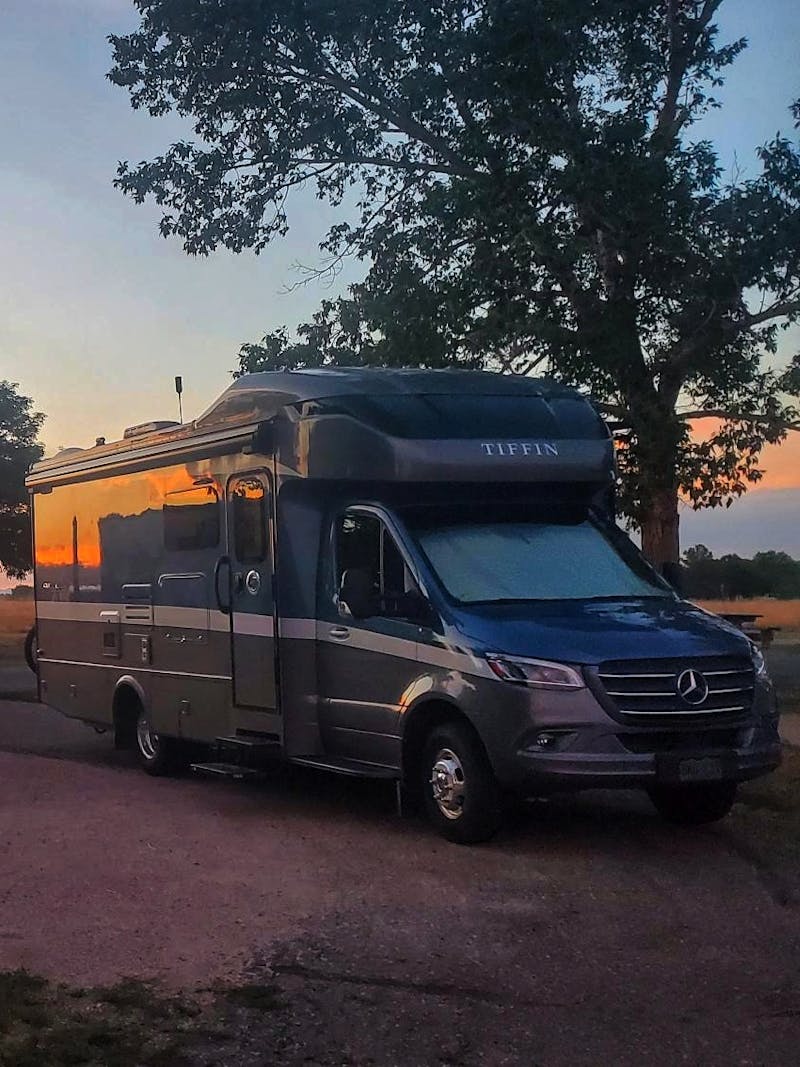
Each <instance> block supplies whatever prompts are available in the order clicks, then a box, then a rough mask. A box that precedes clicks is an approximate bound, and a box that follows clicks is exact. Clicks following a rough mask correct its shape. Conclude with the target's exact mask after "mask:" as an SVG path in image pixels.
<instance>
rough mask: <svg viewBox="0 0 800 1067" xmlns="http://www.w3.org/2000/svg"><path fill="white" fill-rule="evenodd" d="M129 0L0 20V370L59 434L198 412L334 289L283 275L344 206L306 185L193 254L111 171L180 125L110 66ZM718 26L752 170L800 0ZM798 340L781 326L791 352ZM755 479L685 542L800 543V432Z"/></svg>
mask: <svg viewBox="0 0 800 1067" xmlns="http://www.w3.org/2000/svg"><path fill="white" fill-rule="evenodd" d="M136 21H137V19H136V13H135V10H134V7H133V4H132V3H131V2H130V0H4V3H3V19H2V33H1V34H0V94H1V95H0V98H1V99H2V101H3V106H2V109H0V141H1V142H2V144H3V149H4V150H3V153H2V157H0V198H2V205H3V211H2V213H0V242H1V247H2V252H3V254H2V257H0V378H8V379H10V380H11V381H15V382H19V384H20V387H21V389H22V391H23V392H24V393H26V394H27V395H30V396H32V397H33V398H34V401H35V403H36V406H37V408H39V409H40V410H42V411H44V412H46V413H47V416H48V418H47V423H46V425H45V429H44V435H43V436H44V441H45V444H46V446H47V448H48V450H49V451H52V450H54V449H56V448H58V447H61V446H67V445H76V444H77V445H86V444H90V443H92V442H93V441H94V438H95V437H96V436H98V435H100V434H103V435H105V436H106V437H108V438H109V439H110V438H112V437H114V436H118V435H119V434H120V432H121V430H122V429H123V427H124V426H126V425H129V424H132V423H136V422H144V421H147V420H149V419H152V418H175V417H177V405H176V401H175V397H174V393H173V376H174V375H175V374H182V375H183V378H184V383H185V392H184V397H183V399H184V414H185V417H187V418H191V417H193V416H195V415H197V414H199V413H200V412H201V411H202V410H203V409H204V408H206V407H207V406H208V404H209V403H210V402H211V401H212V400H213V399H214V398H215V396H216V395H217V394H218V393H219V392H221V391H222V389H223V388H225V386H226V385H227V383H228V381H229V380H230V378H229V371H230V370H231V368H233V367H234V366H235V364H236V356H237V351H238V348H239V346H240V344H241V343H242V342H245V341H252V340H256V339H258V338H259V337H260V336H261V335H262V334H263V333H264V332H265V331H266V330H269V329H272V328H274V327H276V326H279V325H282V324H287V325H289V326H290V327H292V326H294V325H295V324H296V323H297V322H299V321H301V320H304V319H306V318H307V317H308V316H310V315H311V314H312V313H313V311H314V310H315V308H316V307H317V305H318V303H319V301H320V299H321V298H322V297H323V296H328V297H329V296H331V295H332V292H333V293H335V292H336V291H337V290H339V289H343V288H344V287H345V285H346V284H347V282H348V281H350V280H353V279H354V278H356V277H358V275H359V268H358V265H357V264H353V265H352V266H351V267H350V268H349V273H348V272H347V271H346V272H345V273H344V274H343V275H342V276H341V277H340V278H339V279H338V280H337V289H335V290H333V291H332V290H330V289H327V290H326V289H323V288H321V287H320V286H319V285H312V286H308V287H305V288H300V289H298V290H295V291H293V292H287V291H286V287H287V285H289V284H291V283H292V282H293V281H296V280H297V278H298V274H297V272H296V270H295V265H296V264H297V263H298V262H299V263H316V262H318V258H319V257H318V251H317V245H318V242H319V240H320V239H321V238H322V236H323V235H324V232H325V230H326V229H327V227H328V225H329V224H330V223H331V222H332V221H333V220H334V218H335V217H336V216H335V215H334V214H333V212H331V211H330V210H328V209H326V208H325V207H324V206H321V205H320V204H319V203H318V202H317V201H316V200H315V199H314V198H313V195H311V194H310V193H303V192H302V191H301V192H298V194H297V195H296V196H295V197H294V200H293V202H290V205H289V218H290V223H291V227H292V228H291V232H290V235H289V237H288V238H287V239H286V240H284V241H282V242H278V243H276V244H274V245H273V246H272V247H271V248H270V249H268V250H267V252H265V253H263V254H262V255H261V256H260V257H255V256H253V255H251V254H249V253H245V254H242V255H240V256H234V255H232V254H229V253H227V252H218V253H216V254H215V255H213V256H212V257H210V258H208V259H191V258H189V257H187V256H186V255H185V253H184V252H183V250H182V248H181V246H180V244H179V243H178V242H177V241H165V240H164V239H162V238H161V237H160V236H159V234H158V232H157V220H158V217H159V211H158V209H157V208H156V207H154V206H153V205H146V206H144V207H137V206H136V205H135V204H134V203H133V202H132V201H130V200H128V199H126V198H124V197H123V196H122V195H121V194H120V193H118V192H116V191H115V190H114V189H113V188H112V185H111V182H112V178H113V176H114V172H115V169H116V163H117V161H118V160H120V159H129V160H132V161H138V160H140V159H145V158H148V157H150V156H152V155H154V154H156V153H157V152H159V151H160V150H162V149H163V148H165V147H166V146H167V144H168V143H169V142H170V140H172V139H175V138H176V137H177V136H182V135H184V133H185V128H184V127H182V126H181V125H179V124H178V123H177V121H176V120H174V119H170V118H167V119H163V120H155V119H151V118H150V117H149V116H148V115H146V114H141V113H135V112H133V111H132V110H131V108H130V106H129V103H128V96H127V94H126V93H125V92H124V91H123V90H121V89H117V88H115V87H114V86H112V85H110V84H109V83H108V82H107V81H106V80H105V77H104V75H105V72H106V71H107V70H108V68H109V66H110V47H109V45H108V43H107V41H106V35H107V34H108V33H112V32H125V31H127V30H129V29H132V28H133V27H134V26H135V25H136ZM719 21H720V24H721V28H722V32H723V35H724V36H725V37H726V38H729V39H730V38H734V37H738V36H740V35H746V36H748V37H749V38H750V42H751V47H750V48H749V49H748V51H747V52H746V53H745V54H744V56H742V57H741V58H740V60H739V61H738V62H737V63H736V64H735V65H734V67H733V68H732V70H731V71H730V73H729V75H728V80H727V84H726V86H725V88H724V89H722V90H721V91H720V93H719V96H720V98H721V99H722V101H723V104H724V105H725V106H724V107H723V109H722V110H721V111H718V112H714V113H713V114H712V115H711V116H710V117H709V118H708V119H707V120H706V122H705V123H704V126H703V129H702V134H703V135H704V136H707V137H710V138H711V139H712V140H714V141H715V143H716V144H717V146H718V148H719V150H720V154H721V160H722V163H723V165H724V166H725V167H726V168H731V167H732V166H733V165H734V162H736V163H738V166H739V168H740V170H742V171H744V173H745V174H747V173H748V172H749V173H755V171H756V168H757V164H756V160H755V157H754V153H753V149H754V147H755V146H756V145H758V144H759V143H761V142H763V141H764V140H766V139H768V138H769V137H770V136H772V135H773V134H774V133H775V132H776V131H777V130H778V129H781V130H783V131H784V132H786V133H789V132H790V130H791V123H790V118H789V114H788V110H787V106H788V104H789V102H790V100H791V99H792V98H793V97H795V98H796V97H798V96H800V3H798V2H797V0H762V2H761V3H759V4H757V5H756V4H754V3H753V2H752V0H725V3H724V4H723V7H722V11H721V13H720V18H719ZM798 345H800V332H798V331H794V333H793V335H786V336H785V337H784V339H783V341H782V350H783V353H784V355H786V354H787V353H791V352H793V351H795V350H796V348H797V347H798ZM764 459H765V466H766V468H767V476H766V478H765V480H764V482H763V483H762V487H761V488H759V489H758V490H756V491H754V492H752V493H751V494H749V496H748V498H747V499H746V500H744V501H742V502H740V503H737V504H735V505H734V507H733V509H732V510H730V511H728V512H724V513H723V512H715V513H705V514H703V515H694V514H691V513H687V514H686V515H685V517H684V523H683V543H684V545H689V544H693V543H695V542H696V541H699V540H702V541H704V542H705V543H706V544H708V545H709V547H711V548H712V550H713V551H714V552H715V553H722V552H725V551H738V552H740V553H743V554H750V553H752V552H753V551H756V550H758V549H759V548H783V549H786V550H787V551H790V552H792V553H793V554H794V555H795V556H797V557H798V558H800V434H796V435H795V439H794V440H792V441H791V442H790V443H788V444H786V445H785V446H783V447H782V448H780V449H769V450H767V452H765V456H764Z"/></svg>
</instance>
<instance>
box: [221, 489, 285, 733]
mask: <svg viewBox="0 0 800 1067" xmlns="http://www.w3.org/2000/svg"><path fill="white" fill-rule="evenodd" d="M226 496H227V508H228V523H227V529H228V556H229V558H230V573H231V577H230V621H231V658H232V675H233V702H234V704H236V705H237V706H238V707H248V708H257V709H260V710H264V711H273V712H274V711H275V709H276V699H275V622H274V610H275V605H274V599H273V581H272V575H273V552H272V544H273V541H272V518H271V516H272V507H271V501H272V490H271V480H270V477H269V474H268V473H267V472H266V471H249V472H247V473H245V474H237V475H235V476H234V477H232V478H231V479H230V480H229V482H228V486H227V493H226Z"/></svg>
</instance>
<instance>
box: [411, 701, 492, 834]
mask: <svg viewBox="0 0 800 1067" xmlns="http://www.w3.org/2000/svg"><path fill="white" fill-rule="evenodd" d="M421 784H422V789H423V796H424V798H425V810H426V812H427V814H428V818H429V819H430V821H431V822H432V823H433V825H434V826H435V827H436V829H437V830H438V831H439V833H440V834H441V835H442V836H443V837H446V838H447V840H448V841H455V842H456V843H458V844H461V845H470V844H475V843H477V842H479V841H487V840H488V839H489V838H490V837H493V836H494V834H495V833H497V830H498V829H499V827H500V823H501V818H502V809H501V803H500V791H499V789H498V787H497V782H496V781H495V777H494V774H493V773H492V768H491V766H490V765H489V760H488V758H487V756H486V753H485V752H484V750H483V746H482V745H481V743H480V741H479V740H478V738H477V737H476V736H475V734H474V733H473V731H472V730H471V729H470V727H469V726H467V725H466V724H464V723H460V722H449V723H444V724H443V725H442V726H437V727H436V728H435V729H434V730H433V731H432V732H431V735H430V737H429V738H428V740H427V743H426V745H425V750H424V753H423V758H422V783H421Z"/></svg>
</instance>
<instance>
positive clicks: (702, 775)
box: [678, 756, 722, 782]
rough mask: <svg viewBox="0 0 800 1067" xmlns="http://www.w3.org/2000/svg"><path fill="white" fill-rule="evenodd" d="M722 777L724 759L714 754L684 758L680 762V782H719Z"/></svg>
mask: <svg viewBox="0 0 800 1067" xmlns="http://www.w3.org/2000/svg"><path fill="white" fill-rule="evenodd" d="M720 778H722V760H721V759H715V758H714V757H713V756H702V757H699V758H697V759H682V760H681V761H680V762H679V763H678V781H679V782H717V781H719V780H720Z"/></svg>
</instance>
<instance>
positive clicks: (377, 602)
mask: <svg viewBox="0 0 800 1067" xmlns="http://www.w3.org/2000/svg"><path fill="white" fill-rule="evenodd" d="M335 553H336V574H335V578H336V589H337V591H338V590H340V589H341V588H342V577H343V575H344V574H345V572H346V571H356V572H359V573H360V574H361V575H363V584H364V586H366V587H368V589H369V592H370V595H371V596H372V598H373V603H374V609H375V610H374V613H375V615H389V616H393V617H402V615H403V612H402V609H401V608H400V605H399V601H400V600H401V598H402V597H403V595H404V594H405V593H408V592H412V591H415V590H416V588H417V586H416V582H415V581H414V578H413V576H412V574H411V572H410V571H409V569H408V567H407V566H406V564H405V560H404V559H403V557H402V555H401V553H400V550H399V548H398V547H397V544H396V543H395V540H394V538H393V537H392V535H391V533H390V532H389V531H388V530H387V529H386V527H385V526H384V524H383V523H382V522H381V520H380V519H379V518H377V516H375V515H368V514H362V513H359V512H348V513H346V514H344V515H340V516H339V518H338V519H337V520H336V545H335ZM341 608H342V605H341V602H340V610H341Z"/></svg>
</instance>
